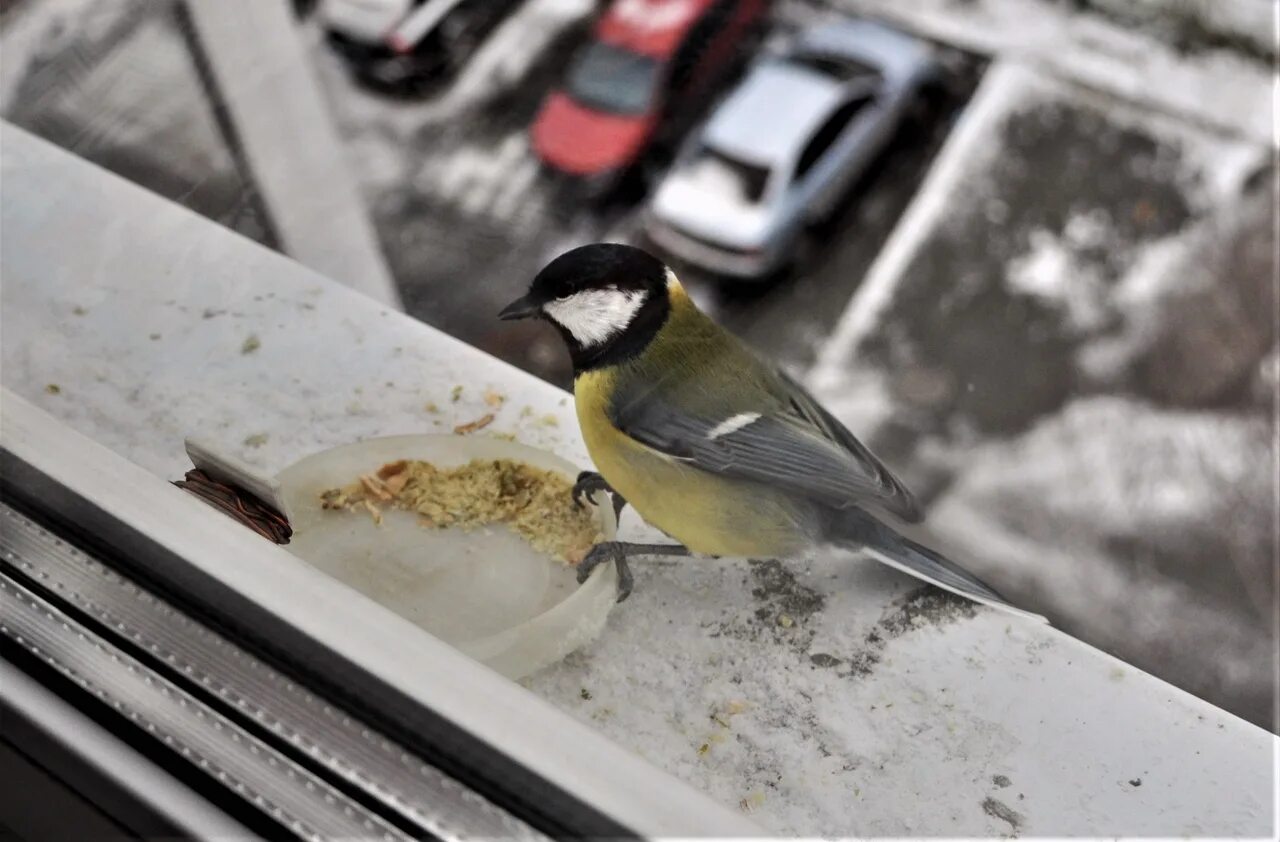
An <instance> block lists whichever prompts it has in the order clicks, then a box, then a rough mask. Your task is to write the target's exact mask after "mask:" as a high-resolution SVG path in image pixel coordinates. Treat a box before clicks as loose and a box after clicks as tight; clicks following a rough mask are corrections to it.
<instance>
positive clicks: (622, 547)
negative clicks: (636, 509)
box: [578, 541, 693, 602]
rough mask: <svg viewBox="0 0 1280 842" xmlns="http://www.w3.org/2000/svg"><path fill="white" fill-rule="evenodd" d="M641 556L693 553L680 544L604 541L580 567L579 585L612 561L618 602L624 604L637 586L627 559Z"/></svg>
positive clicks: (594, 548)
mask: <svg viewBox="0 0 1280 842" xmlns="http://www.w3.org/2000/svg"><path fill="white" fill-rule="evenodd" d="M639 555H659V556H662V555H665V556H688V555H693V553H692V552H690V551H689V548H688V547H685V546H681V545H680V544H628V543H625V542H623V541H602V542H601V543H599V544H596V545H595V546H594V547H592V548H591V551H590V552H588V553H587V557H586V558H584V559H583V560H582V563H580V564H579V565H578V584H579V585H581V584H582V583H583V582H585V581H587V577H588V576H590V575H591V571H592V570H595V569H596V568H597V567H599V566H600V565H601V564H603V563H604V562H606V561H612V562H613V563H614V566H616V567H617V568H618V602H622V601H623V600H624V599H626V598H627V597H629V596H631V587H632V585H634V584H635V579H634V578H633V577H632V575H631V566H630V565H628V564H627V559H628V558H630V557H632V556H639Z"/></svg>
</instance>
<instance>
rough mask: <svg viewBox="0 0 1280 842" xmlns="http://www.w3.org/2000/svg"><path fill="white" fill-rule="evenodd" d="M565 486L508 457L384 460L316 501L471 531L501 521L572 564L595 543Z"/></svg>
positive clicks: (587, 517) (592, 528) (585, 515)
mask: <svg viewBox="0 0 1280 842" xmlns="http://www.w3.org/2000/svg"><path fill="white" fill-rule="evenodd" d="M571 489H572V483H571V482H570V480H568V479H566V478H565V477H562V476H561V475H559V474H557V473H554V472H552V471H545V470H542V469H541V468H535V467H533V466H532V465H526V464H523V463H520V462H514V461H512V460H510V459H490V460H484V459H476V460H474V461H472V462H471V463H469V464H467V465H462V466H460V467H457V468H441V467H437V466H435V465H432V464H430V463H428V462H421V461H417V460H401V461H398V462H389V463H387V464H385V465H383V466H382V467H381V468H379V469H378V470H377V471H375V472H373V473H370V474H364V475H362V476H359V477H357V479H356V481H355V482H353V483H351V484H350V485H348V486H345V487H343V488H331V489H329V490H327V491H325V492H323V493H322V494H321V495H320V504H321V507H322V508H325V509H340V510H345V511H356V510H364V511H367V512H368V513H369V514H370V515H371V516H372V517H373V519H374V522H375V523H381V522H382V512H381V510H380V509H379V508H378V507H377V506H375V505H374V501H375V500H376V501H377V502H378V503H381V504H383V505H386V506H390V507H391V508H394V509H400V510H402V511H406V512H412V513H414V514H416V515H418V522H419V523H420V524H421V525H422V526H424V527H426V528H437V529H438V528H446V527H458V528H461V529H464V530H468V531H470V530H473V529H476V528H477V527H481V526H485V525H487V524H493V523H503V524H506V525H507V526H509V527H510V528H511V529H513V530H514V531H515V532H516V533H517V534H519V535H520V536H522V537H523V538H524V539H525V540H527V541H528V542H529V543H530V545H532V546H533V548H534V549H536V550H538V551H539V552H543V553H547V554H548V555H552V556H555V557H556V558H559V559H562V560H564V561H566V562H569V563H570V564H573V563H576V562H578V561H581V560H582V558H583V557H585V556H586V554H587V552H588V551H589V550H590V549H591V547H593V546H595V544H597V543H598V542H599V541H600V539H601V536H600V533H599V532H598V530H597V528H596V524H595V521H594V520H593V519H592V517H591V514H590V513H589V512H588V511H585V510H582V509H579V508H578V507H577V506H575V505H574V504H573V495H572V493H571Z"/></svg>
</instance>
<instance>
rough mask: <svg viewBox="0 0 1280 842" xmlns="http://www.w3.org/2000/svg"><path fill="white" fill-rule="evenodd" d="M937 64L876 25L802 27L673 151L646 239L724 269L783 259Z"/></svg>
mask: <svg viewBox="0 0 1280 842" xmlns="http://www.w3.org/2000/svg"><path fill="white" fill-rule="evenodd" d="M939 74H940V69H939V66H938V65H937V64H936V62H935V61H934V59H933V54H932V51H931V49H930V47H929V46H928V45H927V44H925V43H924V42H922V41H920V40H918V39H916V38H913V37H911V36H909V35H906V34H904V33H901V32H898V31H896V30H893V29H890V28H888V27H886V26H881V25H880V24H876V23H872V22H869V21H842V22H840V23H833V24H825V25H822V26H818V27H815V28H812V29H808V30H805V31H803V32H801V33H800V34H799V35H798V36H797V37H796V38H795V39H794V40H793V41H792V42H791V43H790V44H789V45H787V46H786V47H784V48H783V49H781V50H780V51H778V52H776V53H774V54H768V55H765V56H763V57H762V58H760V59H758V60H757V61H756V62H755V63H754V64H753V65H752V67H751V69H750V71H749V73H748V74H747V76H746V78H745V79H743V81H742V82H741V84H740V85H739V86H738V88H737V90H735V91H734V92H733V93H732V94H730V95H729V97H728V98H727V99H726V100H725V101H724V102H723V103H722V104H721V105H720V106H719V107H718V108H717V109H716V110H715V112H714V113H713V114H712V116H711V118H710V119H709V120H708V121H707V123H706V125H705V126H704V127H703V129H702V131H701V132H700V133H699V134H698V135H697V136H695V137H694V138H693V139H692V140H691V141H690V143H688V144H687V145H686V146H685V148H684V149H683V150H682V151H681V154H680V155H679V156H678V157H677V159H676V163H675V165H674V166H673V167H672V169H671V171H670V172H669V173H668V175H667V176H666V178H665V179H664V180H663V181H662V183H661V185H660V186H659V188H658V190H657V191H656V192H655V194H654V196H653V199H652V201H651V202H650V205H649V208H648V211H647V213H646V215H645V231H646V233H647V235H648V237H649V239H650V240H651V241H652V242H653V243H654V244H655V245H656V246H658V248H659V249H662V250H664V251H666V252H667V253H669V254H670V255H671V256H673V257H676V258H679V259H682V260H685V261H687V262H689V263H693V264H696V265H699V266H702V267H705V268H707V269H710V270H711V271H713V272H716V273H717V274H721V275H726V276H731V277H737V278H743V279H747V278H763V277H767V276H769V275H771V274H773V273H775V272H776V271H778V270H779V269H782V268H785V267H786V266H788V265H789V264H790V263H791V261H792V258H793V256H794V253H795V251H796V248H797V243H798V242H799V241H800V239H801V237H802V236H803V234H804V232H805V229H806V227H807V226H808V225H810V224H811V223H813V222H816V221H819V220H821V219H823V218H825V217H826V216H828V215H829V214H830V213H831V211H832V210H834V208H835V205H836V203H837V202H838V201H839V200H840V199H841V198H842V196H843V195H844V194H845V193H846V192H847V190H848V189H849V187H850V186H851V185H852V184H853V182H854V181H855V180H856V179H857V177H858V176H859V175H860V174H861V173H862V172H863V171H864V170H865V168H866V167H867V165H868V164H870V163H871V162H872V161H873V160H874V159H875V157H876V155H877V154H878V153H879V152H880V151H881V149H882V148H883V146H884V145H885V144H886V143H887V142H888V141H889V140H890V139H891V138H892V137H893V134H894V131H895V130H896V129H897V127H898V125H899V124H900V123H901V121H902V120H903V118H904V117H905V116H906V115H907V114H908V113H909V112H910V111H911V109H912V108H913V106H914V105H915V104H916V103H917V102H918V101H919V99H920V97H921V94H922V90H923V88H924V87H925V86H926V85H928V84H929V83H931V82H933V81H935V80H936V79H937V78H938V77H939Z"/></svg>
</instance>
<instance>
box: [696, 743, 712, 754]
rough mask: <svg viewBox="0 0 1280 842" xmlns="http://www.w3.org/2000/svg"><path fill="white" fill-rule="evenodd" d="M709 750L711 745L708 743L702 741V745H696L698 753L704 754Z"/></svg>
mask: <svg viewBox="0 0 1280 842" xmlns="http://www.w3.org/2000/svg"><path fill="white" fill-rule="evenodd" d="M709 751H711V746H710V745H708V744H707V743H703V744H702V745H700V746H698V754H699V755H703V754H706V753H707V752H709Z"/></svg>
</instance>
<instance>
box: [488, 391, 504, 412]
mask: <svg viewBox="0 0 1280 842" xmlns="http://www.w3.org/2000/svg"><path fill="white" fill-rule="evenodd" d="M506 399H507V398H506V395H500V394H498V393H497V392H495V391H494V390H493V389H485V391H484V402H485V403H486V404H487V405H488V406H491V407H493V408H494V409H497V408H498V407H500V406H502V404H503V402H504V401H506Z"/></svg>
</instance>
